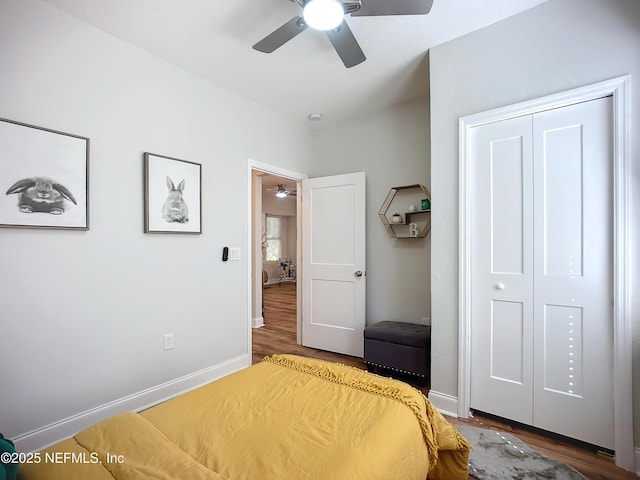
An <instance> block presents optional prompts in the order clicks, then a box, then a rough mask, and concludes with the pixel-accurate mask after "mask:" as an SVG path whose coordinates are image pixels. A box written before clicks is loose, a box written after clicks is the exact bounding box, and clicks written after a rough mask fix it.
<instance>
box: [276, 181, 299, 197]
mask: <svg viewBox="0 0 640 480" xmlns="http://www.w3.org/2000/svg"><path fill="white" fill-rule="evenodd" d="M288 196H292V197H295V196H296V191H295V190H287V188H286V187H285V185H284V184H282V183H279V184H278V189H277V190H276V197H278V198H285V197H288Z"/></svg>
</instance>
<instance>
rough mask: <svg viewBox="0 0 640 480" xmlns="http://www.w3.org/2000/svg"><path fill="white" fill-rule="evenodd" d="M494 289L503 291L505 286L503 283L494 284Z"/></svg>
mask: <svg viewBox="0 0 640 480" xmlns="http://www.w3.org/2000/svg"><path fill="white" fill-rule="evenodd" d="M494 288H495V289H496V290H504V289H505V286H504V283H502V282H499V283H496V284H495V285H494Z"/></svg>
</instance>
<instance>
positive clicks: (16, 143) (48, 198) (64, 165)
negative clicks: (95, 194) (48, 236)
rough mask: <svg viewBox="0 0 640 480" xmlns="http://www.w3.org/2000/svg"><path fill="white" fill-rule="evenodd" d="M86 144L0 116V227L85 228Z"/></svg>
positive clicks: (81, 139) (79, 138)
mask: <svg viewBox="0 0 640 480" xmlns="http://www.w3.org/2000/svg"><path fill="white" fill-rule="evenodd" d="M89 143H90V142H89V138H87V137H82V136H80V135H74V134H71V133H66V132H60V131H57V130H51V129H48V128H44V127H39V126H35V125H30V124H27V123H21V122H17V121H15V120H9V119H6V118H0V191H1V192H3V193H4V195H0V227H15V228H54V229H72V230H89Z"/></svg>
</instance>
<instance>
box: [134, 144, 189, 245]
mask: <svg viewBox="0 0 640 480" xmlns="http://www.w3.org/2000/svg"><path fill="white" fill-rule="evenodd" d="M201 170H202V165H200V164H199V163H194V162H188V161H186V160H179V159H177V158H171V157H165V156H163V155H156V154H153V153H148V152H147V153H145V154H144V231H145V233H196V234H198V233H202V173H201Z"/></svg>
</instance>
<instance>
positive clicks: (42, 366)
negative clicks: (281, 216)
mask: <svg viewBox="0 0 640 480" xmlns="http://www.w3.org/2000/svg"><path fill="white" fill-rule="evenodd" d="M0 65H2V71H3V73H2V75H0V117H4V118H8V119H12V120H16V121H20V122H25V123H30V124H34V125H38V126H42V127H47V128H51V129H56V130H61V131H64V132H69V133H74V134H78V135H82V136H86V137H89V138H90V139H91V156H90V194H89V195H90V211H91V218H90V227H91V228H90V230H89V231H87V232H81V231H62V230H32V229H10V228H5V229H0V305H1V313H0V315H1V317H0V326H1V327H2V333H0V338H2V348H0V364H2V366H3V367H2V369H0V385H2V394H1V397H2V398H1V400H0V431H2V432H3V433H4V434H5V435H7V436H8V437H14V438H15V437H17V436H21V435H23V434H25V433H26V432H30V431H33V430H37V429H41V428H42V427H45V426H47V425H49V424H52V423H53V422H58V421H61V420H63V419H65V418H68V417H72V416H76V415H80V414H82V413H83V412H87V411H88V410H90V409H94V408H97V407H100V406H102V407H105V405H107V406H108V405H111V403H110V402H116V403H115V404H114V405H115V408H117V406H118V405H120V404H119V403H118V401H119V399H122V398H124V397H126V396H130V395H136V394H140V392H142V391H143V390H145V389H149V388H152V389H158V392H156V393H157V394H156V395H155V396H156V397H157V396H158V395H161V394H163V393H166V394H168V393H170V392H165V391H164V390H162V388H163V386H162V384H163V383H164V382H170V381H172V380H174V379H179V378H183V377H184V376H194V378H196V377H197V378H198V379H199V378H200V377H198V374H199V373H201V372H202V371H203V369H204V370H205V371H207V372H208V375H209V376H215V375H218V374H219V373H220V372H223V371H224V369H225V368H226V369H227V370H229V369H233V368H239V367H241V366H244V365H248V364H250V362H251V352H250V351H248V349H249V341H250V340H249V339H250V336H249V331H248V328H249V322H248V315H249V312H248V304H249V300H248V298H247V285H248V282H249V279H248V278H247V275H248V273H247V272H248V267H247V263H246V259H247V248H248V245H247V238H248V235H249V232H247V218H246V217H247V212H248V209H249V206H248V197H249V191H248V188H249V186H248V185H247V183H248V182H247V168H248V167H247V165H248V159H249V158H251V159H253V160H258V161H261V162H265V163H268V164H272V165H277V166H279V167H282V168H286V169H290V170H292V171H301V172H306V171H308V170H309V169H310V163H311V154H310V153H307V152H310V151H311V135H310V133H308V132H306V131H305V130H303V129H302V128H301V127H299V126H297V125H295V124H292V123H289V122H287V121H285V120H284V119H282V118H281V117H279V116H278V115H276V114H274V113H272V112H270V111H268V110H265V109H263V108H261V107H258V106H257V105H256V104H254V103H251V102H249V101H247V100H245V99H243V98H241V97H238V96H237V95H234V94H231V93H228V92H227V91H225V90H222V89H220V88H218V87H216V86H215V85H212V84H210V83H208V82H207V81H205V80H204V79H202V78H199V77H197V76H194V75H192V74H189V73H187V72H185V71H183V70H181V69H179V68H177V67H175V66H173V65H171V64H168V63H166V62H164V61H161V60H159V59H157V58H155V57H152V56H150V55H148V54H147V53H145V52H144V51H142V50H140V49H138V48H135V47H132V46H130V45H128V44H125V43H123V42H121V41H119V40H117V39H115V38H113V37H111V36H109V35H107V34H105V33H103V32H102V31H100V30H97V29H95V28H93V27H90V26H88V25H86V24H83V23H81V22H79V21H77V20H75V19H74V18H72V17H69V16H67V15H66V14H64V13H62V12H60V11H59V10H56V9H55V8H53V7H51V6H49V5H47V4H45V3H42V2H40V1H38V0H2V2H1V3H0ZM145 151H149V152H153V153H157V154H160V155H167V156H171V157H176V158H180V159H184V160H189V161H193V162H198V163H201V164H202V175H203V178H202V203H203V205H202V210H203V219H202V220H203V221H202V230H203V233H202V235H149V234H144V233H143V177H142V156H143V152H145ZM223 166H224V167H223ZM222 167H223V168H222ZM223 176H224V181H221V178H222V177H223ZM5 181H6V179H0V186H2V185H3V183H4V182H5ZM2 188H3V191H6V189H7V186H6V185H5V186H2ZM223 246H229V247H240V248H241V252H242V258H241V260H240V261H236V262H231V261H229V262H226V263H222V261H221V251H222V247H223ZM169 332H171V333H174V334H175V344H176V348H175V349H174V350H171V351H168V352H165V351H163V338H162V336H163V334H165V333H169ZM217 367H220V369H221V370H216V368H217ZM223 373H224V372H223ZM205 376H206V375H205ZM203 378H204V377H203ZM147 393H148V392H147ZM151 397H153V395H151V396H150V395H142V396H140V398H139V401H143V400H144V401H150V400H153V398H151ZM139 401H137V402H138V403H139ZM135 404H136V399H133V401H132V402H129V403H127V406H129V407H131V406H134V407H135V406H136V405H135ZM137 406H140V405H137ZM105 408H106V407H105ZM105 413H108V412H106V411H105ZM55 434H56V433H55V432H54V434H53V436H52V437H50V439H52V440H54V439H55V438H53V437H55ZM29 438H31V437H29ZM38 441H40V440H38V439H35V440H33V441H32V442H26V441H25V443H24V446H25V447H27V448H29V447H31V448H36V447H37V446H38Z"/></svg>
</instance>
